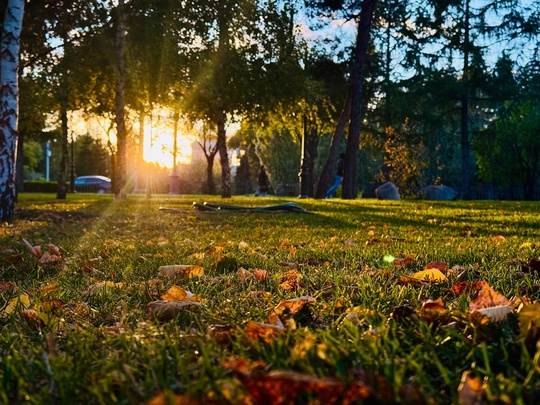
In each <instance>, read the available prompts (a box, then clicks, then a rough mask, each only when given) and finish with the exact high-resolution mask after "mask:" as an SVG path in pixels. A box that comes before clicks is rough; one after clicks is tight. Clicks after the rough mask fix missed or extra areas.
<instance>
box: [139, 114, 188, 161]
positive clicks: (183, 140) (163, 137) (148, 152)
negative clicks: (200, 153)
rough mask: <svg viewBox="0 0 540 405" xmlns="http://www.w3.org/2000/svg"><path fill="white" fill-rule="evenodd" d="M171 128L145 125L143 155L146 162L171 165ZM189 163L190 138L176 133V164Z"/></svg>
mask: <svg viewBox="0 0 540 405" xmlns="http://www.w3.org/2000/svg"><path fill="white" fill-rule="evenodd" d="M173 146H174V136H173V130H172V129H170V128H167V127H161V128H159V127H155V126H150V125H145V127H144V145H143V148H144V149H143V157H144V160H145V161H146V162H148V163H156V164H158V165H160V166H163V167H167V168H172V167H173ZM189 163H191V140H190V139H189V138H188V137H187V136H186V135H183V134H181V133H180V131H179V133H178V136H177V155H176V164H189Z"/></svg>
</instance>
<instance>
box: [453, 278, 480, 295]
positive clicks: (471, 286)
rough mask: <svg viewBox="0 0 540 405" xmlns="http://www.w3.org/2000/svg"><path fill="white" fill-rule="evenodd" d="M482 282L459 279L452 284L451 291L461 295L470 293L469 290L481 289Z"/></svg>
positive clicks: (476, 290)
mask: <svg viewBox="0 0 540 405" xmlns="http://www.w3.org/2000/svg"><path fill="white" fill-rule="evenodd" d="M482 285H483V284H482V282H481V281H475V282H473V283H472V282H469V281H461V282H459V283H456V284H454V285H453V286H452V288H451V291H452V292H453V293H454V294H456V295H461V294H463V293H471V292H478V291H480V290H481V289H482Z"/></svg>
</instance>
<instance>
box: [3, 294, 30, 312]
mask: <svg viewBox="0 0 540 405" xmlns="http://www.w3.org/2000/svg"><path fill="white" fill-rule="evenodd" d="M29 306H30V298H29V297H28V295H26V294H21V295H19V296H18V297H15V298H12V299H11V300H9V302H8V304H7V306H6V308H5V309H4V311H3V313H2V317H4V316H6V315H11V314H12V313H13V312H15V310H16V309H19V308H21V309H25V308H28V307H29Z"/></svg>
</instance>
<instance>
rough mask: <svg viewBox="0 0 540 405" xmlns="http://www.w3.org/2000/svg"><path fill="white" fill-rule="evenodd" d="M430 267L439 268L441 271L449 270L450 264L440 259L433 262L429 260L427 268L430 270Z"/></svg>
mask: <svg viewBox="0 0 540 405" xmlns="http://www.w3.org/2000/svg"><path fill="white" fill-rule="evenodd" d="M429 269H437V270H440V271H446V270H448V265H447V264H446V263H445V262H440V261H438V260H435V261H433V262H429V263H428V264H427V265H426V270H429Z"/></svg>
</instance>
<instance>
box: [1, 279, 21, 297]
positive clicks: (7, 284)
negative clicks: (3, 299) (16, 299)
mask: <svg viewBox="0 0 540 405" xmlns="http://www.w3.org/2000/svg"><path fill="white" fill-rule="evenodd" d="M15 291H17V284H15V283H13V282H11V281H2V282H0V294H5V293H7V292H15Z"/></svg>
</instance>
